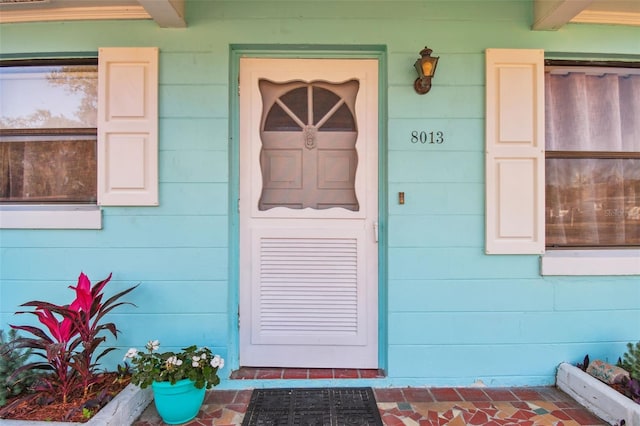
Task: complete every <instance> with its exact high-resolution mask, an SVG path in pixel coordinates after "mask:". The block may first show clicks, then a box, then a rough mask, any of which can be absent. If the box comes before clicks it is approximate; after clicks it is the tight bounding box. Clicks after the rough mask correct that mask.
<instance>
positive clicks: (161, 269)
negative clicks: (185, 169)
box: [0, 247, 228, 282]
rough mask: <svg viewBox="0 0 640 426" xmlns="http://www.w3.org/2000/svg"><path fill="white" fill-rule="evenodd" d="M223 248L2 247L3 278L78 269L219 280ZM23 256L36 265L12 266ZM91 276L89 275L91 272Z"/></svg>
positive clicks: (53, 275) (66, 275)
mask: <svg viewBox="0 0 640 426" xmlns="http://www.w3.org/2000/svg"><path fill="white" fill-rule="evenodd" d="M227 254H228V252H227V249H226V248H150V247H142V248H97V247H96V248H86V247H84V248H4V247H3V248H2V249H0V256H1V257H2V259H1V260H0V267H1V269H2V279H3V280H44V279H50V280H68V279H70V277H73V280H75V277H77V276H78V273H79V272H80V271H85V273H87V275H89V272H92V271H95V272H94V273H95V274H97V275H98V276H102V275H104V276H106V275H108V273H109V272H111V271H115V272H117V274H118V279H123V278H124V277H126V278H127V279H128V280H130V281H132V282H133V281H142V280H171V281H174V280H189V281H191V280H221V279H226V278H227V269H228V267H227ZM24 259H31V262H34V263H37V265H38V267H37V268H33V267H31V268H13V267H12V265H18V264H22V263H23V262H24ZM90 276H92V275H90Z"/></svg>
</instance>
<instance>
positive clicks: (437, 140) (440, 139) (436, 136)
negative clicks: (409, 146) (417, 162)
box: [411, 130, 444, 144]
mask: <svg viewBox="0 0 640 426" xmlns="http://www.w3.org/2000/svg"><path fill="white" fill-rule="evenodd" d="M418 142H419V143H421V144H442V143H444V132H425V131H422V132H419V131H417V130H414V131H413V132H411V143H418Z"/></svg>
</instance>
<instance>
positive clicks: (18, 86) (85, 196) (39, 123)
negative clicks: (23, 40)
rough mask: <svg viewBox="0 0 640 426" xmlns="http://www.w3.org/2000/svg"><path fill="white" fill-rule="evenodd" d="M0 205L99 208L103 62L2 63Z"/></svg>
mask: <svg viewBox="0 0 640 426" xmlns="http://www.w3.org/2000/svg"><path fill="white" fill-rule="evenodd" d="M0 93H1V94H2V96H0V203H5V204H31V203H37V204H59V203H65V204H69V203H84V204H96V200H97V190H96V183H97V176H96V168H97V164H96V160H97V156H96V140H97V124H96V122H97V100H98V99H97V96H98V65H97V59H89V60H72V61H60V60H54V61H50V60H44V61H32V62H26V63H25V62H24V61H17V62H15V61H8V62H4V63H1V64H0Z"/></svg>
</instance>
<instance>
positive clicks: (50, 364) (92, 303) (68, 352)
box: [11, 273, 138, 403]
mask: <svg viewBox="0 0 640 426" xmlns="http://www.w3.org/2000/svg"><path fill="white" fill-rule="evenodd" d="M110 280H111V274H109V276H108V277H107V278H106V279H104V280H102V281H100V282H98V283H96V284H95V285H93V287H92V286H91V281H89V278H88V277H87V276H86V275H85V274H84V273H80V276H79V277H78V283H77V285H76V286H75V287H74V286H69V288H71V289H72V290H75V293H76V297H75V299H74V300H73V301H72V302H71V303H70V304H69V305H56V304H53V303H50V302H44V301H39V300H34V301H30V302H26V303H23V304H22V305H20V306H25V307H32V308H34V310H32V311H19V312H16V314H25V313H28V314H33V315H35V316H36V317H37V318H38V321H39V322H40V323H41V324H42V325H43V326H44V327H35V326H30V325H11V327H12V328H14V329H16V330H22V331H25V332H27V333H29V334H31V335H32V336H33V337H21V338H19V339H18V340H17V341H16V347H19V348H29V349H31V350H32V353H33V355H35V356H36V357H37V358H38V359H36V360H34V361H33V362H29V363H28V364H25V365H24V366H22V367H21V368H19V369H17V370H16V371H15V372H14V375H17V374H20V372H22V371H25V370H41V371H45V372H48V373H49V374H46V375H44V376H43V377H42V378H41V379H40V380H39V381H38V383H37V384H36V387H35V390H36V391H38V392H42V393H46V394H49V395H50V396H52V397H55V396H61V397H62V401H63V403H66V402H67V398H68V396H69V395H70V394H72V393H74V392H76V391H78V390H82V394H83V395H85V396H86V395H87V393H88V391H89V388H90V386H91V385H92V384H93V383H95V380H96V378H97V367H98V365H99V363H98V362H99V360H100V359H101V358H102V357H103V356H105V355H106V354H108V353H109V352H111V351H113V350H114V349H115V348H107V349H104V350H102V351H101V352H99V353H98V347H99V346H100V344H101V343H103V342H104V341H105V340H106V339H107V338H106V336H105V335H104V332H109V333H111V334H112V335H113V337H115V338H117V337H118V330H117V328H116V326H115V324H114V323H112V322H108V323H102V322H101V321H102V320H103V319H104V316H105V315H106V314H108V313H109V312H111V311H112V310H113V309H114V308H116V307H118V306H121V305H125V304H127V305H133V304H132V303H130V302H121V301H119V299H120V298H121V297H122V296H124V295H126V294H127V293H129V292H131V291H132V290H133V289H134V288H136V287H137V286H138V285H135V286H133V287H129V288H127V289H125V290H123V291H121V292H119V293H117V294H115V295H113V296H111V297H110V298H109V299H107V300H106V301H104V302H103V298H104V294H103V292H102V291H103V289H104V287H105V286H106V285H107V283H108V282H109V281H110Z"/></svg>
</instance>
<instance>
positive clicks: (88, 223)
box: [0, 205, 102, 229]
mask: <svg viewBox="0 0 640 426" xmlns="http://www.w3.org/2000/svg"><path fill="white" fill-rule="evenodd" d="M0 229H102V212H101V210H100V208H99V207H98V206H96V205H60V206H52V205H36V206H31V205H3V206H0Z"/></svg>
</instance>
